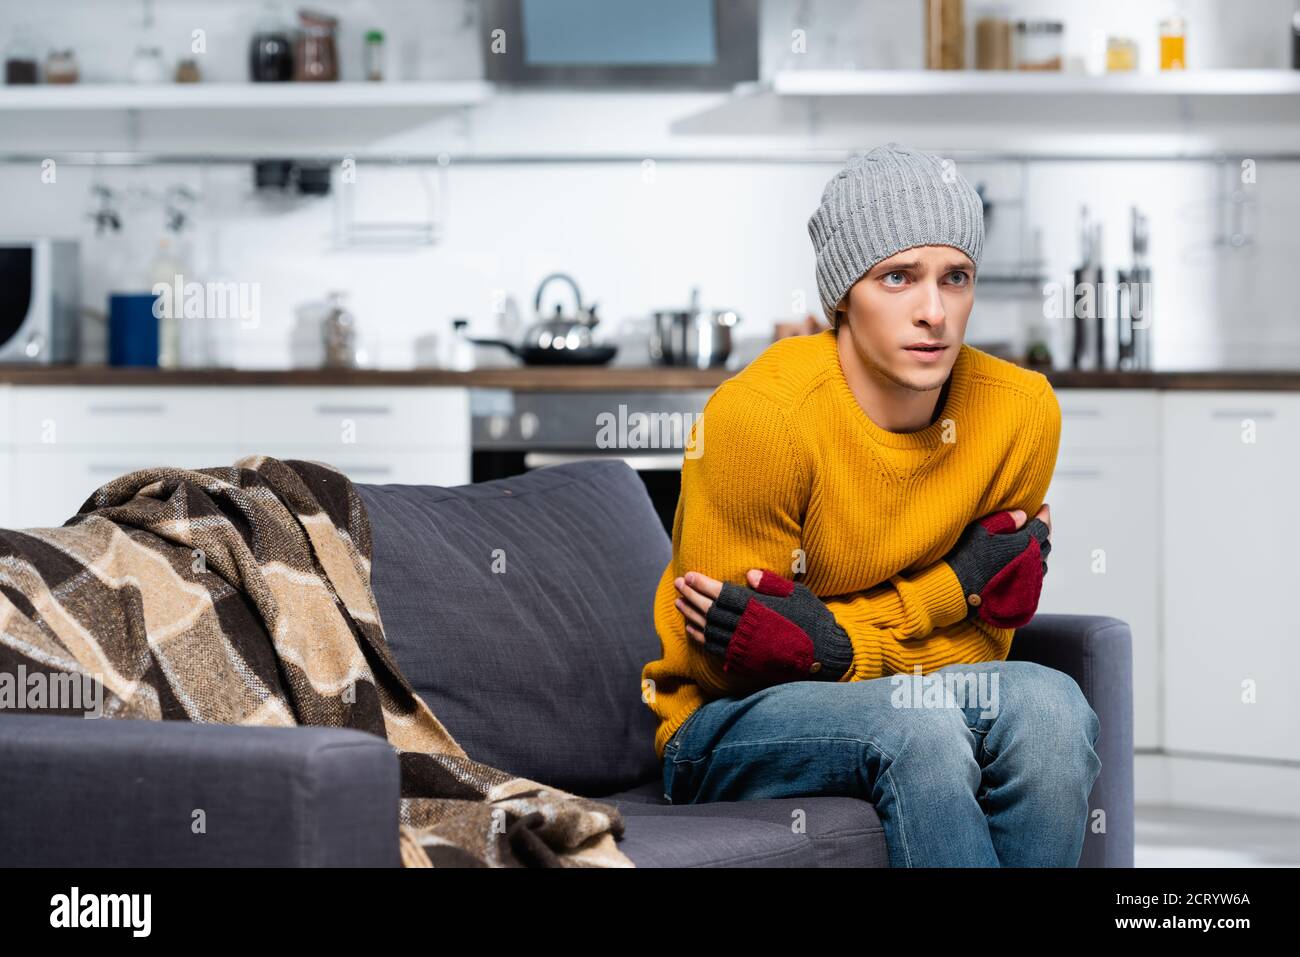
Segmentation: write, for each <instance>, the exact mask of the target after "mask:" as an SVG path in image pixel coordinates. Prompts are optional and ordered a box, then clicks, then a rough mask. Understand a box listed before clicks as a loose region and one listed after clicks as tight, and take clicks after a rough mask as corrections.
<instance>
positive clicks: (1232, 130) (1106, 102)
mask: <svg viewBox="0 0 1300 957" xmlns="http://www.w3.org/2000/svg"><path fill="white" fill-rule="evenodd" d="M673 132H675V133H681V134H697V135H709V136H717V135H734V136H745V135H761V136H794V137H798V138H801V139H803V140H804V141H812V142H813V143H815V144H816V145H822V146H826V147H834V146H843V145H851V144H862V143H864V142H872V143H875V142H884V141H886V140H887V139H891V138H898V139H900V140H905V141H906V142H910V143H914V144H915V145H920V146H924V145H929V143H930V142H933V143H934V144H935V145H942V146H943V147H945V148H954V149H972V150H987V149H991V148H997V149H1002V150H1018V149H1028V150H1031V151H1032V152H1046V153H1051V152H1053V151H1059V152H1064V153H1069V154H1080V155H1090V154H1096V155H1106V154H1108V153H1113V152H1125V153H1136V154H1139V155H1144V154H1162V153H1173V154H1177V153H1183V152H1187V151H1193V152H1196V151H1204V150H1207V149H1209V150H1212V149H1216V148H1220V149H1224V150H1233V151H1236V152H1241V151H1243V150H1247V149H1269V150H1273V151H1290V150H1295V149H1297V148H1300V71H1292V70H1188V71H1169V72H1163V73H1109V74H1103V75H1099V76H1091V75H1084V74H1073V73H1049V72H1036V71H1035V72H1020V71H1016V70H998V71H986V70H942V71H940V70H791V71H784V72H779V73H776V74H775V75H773V76H772V77H771V79H770V80H767V81H763V82H759V83H745V84H740V85H738V86H737V87H736V88H735V89H734V90H733V91H732V93H731V94H730V95H728V96H727V97H725V98H724V99H723V101H722V102H720V103H719V104H718V105H716V106H715V107H712V108H710V109H707V110H704V111H701V112H699V113H696V114H693V115H691V116H687V117H683V118H682V119H679V120H678V121H676V122H675V123H674V126H673Z"/></svg>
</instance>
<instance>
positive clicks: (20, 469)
mask: <svg viewBox="0 0 1300 957" xmlns="http://www.w3.org/2000/svg"><path fill="white" fill-rule="evenodd" d="M0 393H3V394H4V396H5V405H4V406H0V421H2V422H4V423H5V426H6V430H5V437H7V438H8V439H9V444H7V445H6V444H5V443H4V442H3V441H0V479H4V478H6V477H7V478H8V481H6V482H5V490H4V491H0V496H2V497H0V509H3V510H4V511H3V514H4V515H5V521H4V525H5V526H7V527H19V528H21V527H32V526H43V525H61V524H62V523H63V522H65V521H66V520H67V519H68V518H70V517H71V516H72V515H74V514H75V513H76V511H77V509H78V508H79V507H80V505H81V504H82V503H83V502H84V501H85V500H86V498H87V497H88V496H89V495H90V494H91V493H92V492H93V491H94V490H95V489H96V488H98V487H99V486H100V485H102V484H104V483H105V482H106V481H108V480H109V479H111V478H114V477H116V476H118V475H121V474H122V473H124V472H129V471H131V470H133V469H137V468H144V467H147V466H154V465H179V466H183V467H186V468H203V467H206V466H214V465H231V464H233V463H234V462H235V461H236V460H237V459H239V458H241V457H243V456H245V455H251V454H262V455H273V456H275V457H277V458H285V459H289V458H297V459H308V460H311V461H317V462H325V463H328V464H330V465H333V466H334V467H336V468H338V469H340V470H342V471H343V472H344V473H345V474H346V475H348V476H349V477H350V478H352V479H353V481H356V482H366V483H390V482H391V483H401V484H410V485H464V484H467V483H469V481H470V409H469V390H468V389H464V388H457V387H445V388H444V387H432V388H427V387H422V388H382V387H381V388H355V387H350V386H339V387H321V388H317V387H301V386H283V387H256V388H242V387H239V386H215V387H207V386H204V387H190V386H160V387H153V386H150V387H139V388H137V387H121V386H101V387H91V386H87V387H64V386H12V387H8V388H7V390H0ZM4 456H8V459H7V460H6V459H5V458H4ZM5 469H7V473H6V471H3V470H5Z"/></svg>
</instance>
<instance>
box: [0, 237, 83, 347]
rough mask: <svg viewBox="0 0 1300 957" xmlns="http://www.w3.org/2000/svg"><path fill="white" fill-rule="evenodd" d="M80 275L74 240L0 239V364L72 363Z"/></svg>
mask: <svg viewBox="0 0 1300 957" xmlns="http://www.w3.org/2000/svg"><path fill="white" fill-rule="evenodd" d="M80 277H81V271H80V256H79V252H78V247H77V243H76V242H75V241H72V240H63V239H29V240H15V239H5V238H3V237H0V363H27V364H33V365H45V364H50V363H58V362H76V361H77V358H78V355H77V354H78V350H79V346H80V341H81V335H80V330H81V279H80Z"/></svg>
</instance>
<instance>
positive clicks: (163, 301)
mask: <svg viewBox="0 0 1300 957" xmlns="http://www.w3.org/2000/svg"><path fill="white" fill-rule="evenodd" d="M184 274H185V270H184V267H183V265H182V263H181V259H180V254H179V251H178V250H177V248H176V241H175V239H174V238H173V237H172V236H163V237H162V238H161V239H160V240H158V252H157V253H156V254H155V255H154V258H153V262H152V263H151V264H150V266H149V288H150V289H151V290H152V291H153V292H154V293H156V294H158V298H157V299H156V300H155V302H154V315H155V316H157V317H158V365H159V366H160V367H161V368H164V369H176V368H178V367H179V366H180V364H181V340H180V317H181V316H182V315H184V314H185V302H184V298H183V295H182V296H180V297H178V296H177V295H176V287H177V286H178V285H179V286H181V287H182V290H181V291H182V293H183V291H184V278H183V277H184ZM178 277H179V279H180V281H179V282H178ZM159 287H166V288H165V289H162V290H160V288H159Z"/></svg>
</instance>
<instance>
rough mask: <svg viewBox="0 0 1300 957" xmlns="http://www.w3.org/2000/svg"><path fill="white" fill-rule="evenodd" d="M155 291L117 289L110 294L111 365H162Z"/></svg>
mask: <svg viewBox="0 0 1300 957" xmlns="http://www.w3.org/2000/svg"><path fill="white" fill-rule="evenodd" d="M157 298H158V296H157V294H156V293H152V292H115V293H111V294H110V295H109V297H108V364H109V365H111V366H154V367H157V365H158V317H157V316H155V315H154V312H153V307H154V301H155V300H156V299H157Z"/></svg>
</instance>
